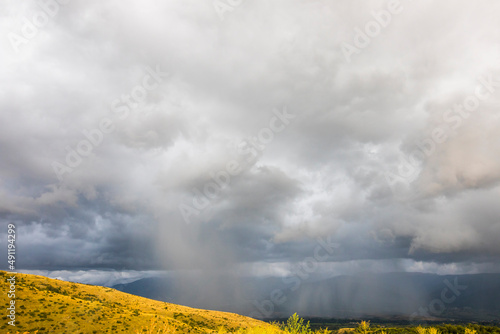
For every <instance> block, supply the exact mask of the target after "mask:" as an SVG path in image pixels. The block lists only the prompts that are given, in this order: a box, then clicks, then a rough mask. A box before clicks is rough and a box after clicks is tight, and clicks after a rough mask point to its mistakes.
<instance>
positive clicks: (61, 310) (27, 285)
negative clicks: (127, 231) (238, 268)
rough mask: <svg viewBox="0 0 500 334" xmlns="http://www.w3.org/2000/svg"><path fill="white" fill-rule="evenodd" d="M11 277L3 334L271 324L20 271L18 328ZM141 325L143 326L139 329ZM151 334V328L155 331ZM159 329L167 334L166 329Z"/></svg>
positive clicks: (0, 301) (207, 329)
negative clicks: (10, 310)
mask: <svg viewBox="0 0 500 334" xmlns="http://www.w3.org/2000/svg"><path fill="white" fill-rule="evenodd" d="M7 276H10V273H8V272H5V271H0V279H1V280H2V282H3V288H2V291H3V292H2V294H1V297H0V307H1V309H2V310H4V311H3V312H2V322H1V323H0V333H7V332H10V333H16V331H19V332H21V333H23V332H24V331H28V332H30V333H34V332H35V331H36V330H38V334H42V333H68V334H79V333H85V334H87V333H92V334H94V333H99V334H101V333H147V332H148V331H147V330H146V328H151V323H152V322H153V323H155V324H156V330H155V332H154V333H158V329H159V328H164V326H167V327H168V328H169V329H172V328H176V332H180V333H183V332H184V333H211V332H219V331H220V332H224V331H228V332H236V331H237V330H238V329H241V328H243V329H250V328H256V327H264V328H265V327H269V326H270V325H268V324H266V323H264V322H262V321H258V320H255V319H252V318H248V317H244V316H241V315H237V314H233V313H226V312H218V311H207V310H200V309H194V308H190V307H185V306H180V305H175V304H170V303H165V302H160V301H155V300H151V299H146V298H143V297H137V296H134V295H130V294H126V293H123V292H120V291H117V290H114V289H110V288H105V287H100V286H93V285H87V284H76V283H71V282H65V281H60V280H55V279H50V278H47V277H43V276H36V275H26V274H16V279H17V282H16V283H17V284H16V285H17V287H16V299H15V300H16V327H13V326H10V325H8V323H7V322H8V319H7V316H6V315H7V311H6V308H7V307H8V302H9V299H8V297H7V294H6V291H8V288H7V282H6V279H7V278H8V277H7ZM141 327H143V328H142V329H141ZM151 333H152V331H151ZM161 333H164V332H163V331H162V332H161Z"/></svg>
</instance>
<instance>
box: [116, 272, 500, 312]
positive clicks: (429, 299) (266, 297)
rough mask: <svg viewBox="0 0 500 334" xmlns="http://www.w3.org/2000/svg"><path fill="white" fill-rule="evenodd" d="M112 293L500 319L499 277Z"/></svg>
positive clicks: (174, 281) (137, 285)
mask: <svg viewBox="0 0 500 334" xmlns="http://www.w3.org/2000/svg"><path fill="white" fill-rule="evenodd" d="M113 288H115V289H117V290H120V291H123V292H127V293H131V294H134V295H138V296H142V297H147V298H151V299H156V300H160V301H167V302H170V303H176V304H182V305H186V306H190V307H196V308H206V309H215V310H220V311H230V312H235V313H239V314H244V315H249V316H252V317H256V318H277V317H287V316H289V315H290V314H293V313H294V312H297V313H298V314H299V315H301V316H303V317H324V318H374V317H379V318H388V319H389V318H390V319H400V320H408V321H410V322H411V321H417V320H463V321H499V320H500V274H474V275H447V276H440V275H434V274H422V273H390V274H364V275H356V276H337V277H333V278H328V279H319V278H316V279H311V278H309V279H305V280H302V279H301V278H299V277H291V278H290V277H289V278H285V279H282V278H276V277H269V278H240V279H237V278H227V277H219V276H216V275H213V276H210V277H203V278H196V277H194V276H190V277H188V276H178V277H170V278H146V279H141V280H138V281H135V282H132V283H128V284H119V285H116V286H113Z"/></svg>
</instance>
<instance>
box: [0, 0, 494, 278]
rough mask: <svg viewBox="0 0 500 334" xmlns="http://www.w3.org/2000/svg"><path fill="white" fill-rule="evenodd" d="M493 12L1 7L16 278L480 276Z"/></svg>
mask: <svg viewBox="0 0 500 334" xmlns="http://www.w3.org/2000/svg"><path fill="white" fill-rule="evenodd" d="M499 6H500V4H498V3H496V2H494V1H486V0H484V1H479V2H474V3H471V2H467V1H459V2H456V1H454V2H451V1H443V2H440V3H439V4H437V3H435V2H431V1H418V2H416V1H404V0H401V1H368V2H365V1H349V2H347V1H344V2H342V1H341V2H335V3H334V2H329V1H324V0H313V1H308V0H293V1H289V0H287V1H284V0H283V1H273V2H266V1H240V2H237V1H227V2H226V1H223V0H220V1H219V0H217V1H214V2H210V1H209V2H200V1H153V0H148V1H134V0H127V1H106V2H105V3H102V2H99V1H77V0H73V1H64V2H63V1H59V2H56V1H55V0H53V1H49V0H42V1H38V2H37V1H26V2H23V3H19V2H17V1H12V0H9V1H5V2H4V3H3V4H2V5H0V8H1V9H2V10H1V11H0V12H1V13H2V14H0V15H1V18H2V19H1V20H0V30H1V31H2V36H3V38H2V39H1V42H0V43H1V48H2V53H1V54H0V60H1V61H2V67H1V68H0V77H1V81H0V87H1V89H0V110H1V112H0V221H1V222H2V225H4V226H6V225H7V224H8V223H14V224H16V227H17V238H18V241H17V249H18V255H19V259H18V262H17V265H18V267H19V268H22V269H29V270H49V271H57V270H63V271H61V272H65V271H64V270H66V271H72V270H73V271H77V270H88V269H92V270H110V269H112V270H118V271H120V270H122V271H124V272H125V273H127V272H129V271H130V270H132V271H134V272H135V271H144V272H145V273H146V274H147V273H148V271H150V270H181V269H189V270H204V271H214V272H215V271H220V272H227V273H233V274H239V273H245V274H255V275H284V274H286V273H287V272H289V271H290V270H291V269H290V268H291V267H293V265H294V264H296V263H300V262H301V261H304V259H305V258H307V257H310V256H312V255H313V254H314V249H315V247H316V246H317V244H318V238H325V237H326V236H328V237H329V238H330V240H331V241H332V242H334V243H335V244H336V245H338V251H336V252H335V254H334V255H332V256H331V257H330V258H329V259H328V260H325V261H324V263H321V268H322V269H321V270H324V271H325V272H329V273H330V274H332V275H333V274H342V273H346V272H349V273H351V272H356V271H363V270H366V269H367V268H368V269H369V270H372V271H376V272H378V271H395V270H398V271H425V272H434V273H450V272H461V273H463V272H481V271H487V272H491V271H497V270H498V269H499V268H498V266H497V265H495V263H498V260H499V259H500V245H499V243H498V239H499V237H500V206H499V205H498V199H499V198H500V196H499V195H500V184H499V181H500V154H499V153H500V118H499V114H498V107H499V102H500V65H499V59H500V47H499V43H498V41H500V29H499V28H500V24H499V23H498V18H497V17H496V15H495V13H497V10H496V9H500V8H498V7H499ZM0 233H1V234H2V235H4V236H3V237H2V239H1V240H0V244H2V245H4V244H5V243H6V240H7V237H6V228H4V230H3V231H0ZM4 262H6V261H4ZM5 265H6V264H5V263H3V264H2V265H1V266H5ZM271 268H274V269H271ZM146 274H145V276H147V275H146ZM134 275H135V274H134ZM66 276H68V275H66ZM69 276H71V275H69ZM69 276H68V277H69ZM125 276H126V277H128V276H127V275H125ZM134 277H135V276H134ZM92 282H94V281H92Z"/></svg>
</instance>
